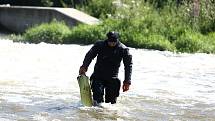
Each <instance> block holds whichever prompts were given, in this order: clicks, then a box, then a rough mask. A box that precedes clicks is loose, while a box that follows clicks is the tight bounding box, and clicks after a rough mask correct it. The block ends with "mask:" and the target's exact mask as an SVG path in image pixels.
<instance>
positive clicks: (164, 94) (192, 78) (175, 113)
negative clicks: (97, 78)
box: [0, 39, 215, 121]
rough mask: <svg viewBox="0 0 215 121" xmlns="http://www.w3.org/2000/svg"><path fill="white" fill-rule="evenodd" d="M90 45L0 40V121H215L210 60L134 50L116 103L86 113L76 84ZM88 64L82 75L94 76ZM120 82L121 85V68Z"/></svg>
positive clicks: (214, 58) (214, 66) (214, 60)
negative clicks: (129, 71) (126, 86)
mask: <svg viewBox="0 0 215 121" xmlns="http://www.w3.org/2000/svg"><path fill="white" fill-rule="evenodd" d="M91 46H92V45H89V46H80V45H54V44H46V43H40V44H23V43H13V42H12V41H11V40H6V39H1V40H0V121H167V120H171V121H214V120H215V55H212V54H201V53H200V54H175V53H172V52H167V51H166V52H165V51H151V50H144V49H133V48H131V49H130V51H131V53H132V54H133V60H134V66H133V75H132V85H131V88H130V90H129V91H128V92H122V91H121V92H120V94H121V95H120V97H119V98H118V103H117V104H116V105H114V106H112V105H109V104H107V105H104V108H98V107H93V108H87V107H83V106H82V105H81V103H80V96H79V87H78V83H77V80H76V77H77V75H78V69H79V66H80V65H81V64H82V60H83V58H84V56H85V53H86V52H87V51H88V50H89V49H90V47H91ZM94 63H95V61H93V62H92V64H91V65H90V68H89V70H88V72H87V75H90V74H91V73H92V71H93V65H94ZM119 78H120V79H121V80H123V64H122V67H121V68H120V73H119Z"/></svg>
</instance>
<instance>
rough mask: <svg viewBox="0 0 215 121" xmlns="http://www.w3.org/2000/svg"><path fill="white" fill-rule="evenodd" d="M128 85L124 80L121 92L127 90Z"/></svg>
mask: <svg viewBox="0 0 215 121" xmlns="http://www.w3.org/2000/svg"><path fill="white" fill-rule="evenodd" d="M129 86H130V84H128V83H125V82H124V83H123V86H122V90H123V92H125V91H128V90H129Z"/></svg>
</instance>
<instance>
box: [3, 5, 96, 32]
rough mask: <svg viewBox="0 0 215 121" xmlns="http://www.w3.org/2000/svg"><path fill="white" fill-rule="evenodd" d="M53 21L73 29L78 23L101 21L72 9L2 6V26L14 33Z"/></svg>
mask: <svg viewBox="0 0 215 121" xmlns="http://www.w3.org/2000/svg"><path fill="white" fill-rule="evenodd" d="M53 19H56V20H59V21H62V20H63V21H64V22H65V23H66V24H67V25H69V26H71V27H73V26H75V25H77V24H78V23H85V24H97V23H99V20H98V19H96V18H94V17H92V16H89V15H87V14H85V13H83V12H80V11H78V10H76V9H72V8H49V7H21V6H0V25H1V26H3V27H5V28H7V29H8V30H11V31H13V32H18V33H20V32H24V31H25V30H26V29H27V28H29V27H31V26H33V25H38V24H41V23H47V22H50V21H52V20H53Z"/></svg>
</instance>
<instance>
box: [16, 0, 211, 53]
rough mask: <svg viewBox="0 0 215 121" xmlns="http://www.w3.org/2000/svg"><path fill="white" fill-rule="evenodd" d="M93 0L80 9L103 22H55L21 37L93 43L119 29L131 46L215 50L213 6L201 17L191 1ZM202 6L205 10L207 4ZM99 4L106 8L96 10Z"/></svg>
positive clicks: (57, 41)
mask: <svg viewBox="0 0 215 121" xmlns="http://www.w3.org/2000/svg"><path fill="white" fill-rule="evenodd" d="M92 1H94V3H93V2H92V3H91V4H89V6H88V7H84V8H85V9H84V8H80V9H84V10H86V11H88V12H89V14H91V15H94V14H95V15H94V16H97V17H100V19H102V21H103V22H102V23H101V24H99V25H79V26H76V27H74V28H69V27H68V26H66V25H65V24H64V23H62V22H56V21H53V22H52V23H49V24H47V23H46V24H42V25H39V26H36V27H33V28H30V29H28V30H27V31H26V32H25V33H24V34H23V35H22V36H21V37H19V40H21V41H24V42H30V43H39V42H47V43H53V44H59V43H64V44H72V43H73V44H74V43H75V44H92V43H94V42H95V41H97V40H103V39H105V38H106V37H105V33H107V32H108V31H110V30H114V31H119V32H120V34H121V36H120V39H121V41H122V42H123V43H124V44H126V45H127V46H129V47H134V48H147V49H156V50H169V51H177V52H189V53H194V52H204V53H215V27H214V26H215V16H214V15H215V13H213V12H212V11H213V10H214V11H215V9H214V8H213V7H211V8H210V6H209V7H208V8H210V10H209V9H208V10H204V11H203V10H202V11H200V14H199V16H197V17H196V16H195V17H192V14H191V13H192V12H191V8H192V6H191V5H192V4H189V3H183V4H181V5H180V6H178V5H176V4H174V3H172V2H169V3H165V5H163V6H162V7H156V6H155V5H154V4H151V3H149V2H142V1H140V0H136V1H134V2H129V0H128V1H126V0H125V2H124V3H121V5H114V4H113V5H112V3H113V1H110V2H108V3H107V6H103V4H102V2H96V1H97V0H92ZM101 1H102V0H101ZM156 5H157V4H156ZM201 5H202V9H204V4H201ZM111 6H112V8H113V10H112V11H110V8H111ZM113 6H115V7H113ZM98 7H99V8H103V9H102V10H100V11H96V12H95V8H98ZM93 11H94V12H93ZM108 12H109V13H108ZM205 12H206V13H205ZM93 13H94V14H93Z"/></svg>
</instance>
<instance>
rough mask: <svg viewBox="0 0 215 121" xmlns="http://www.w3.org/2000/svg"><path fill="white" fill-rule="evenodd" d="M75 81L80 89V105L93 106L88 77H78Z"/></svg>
mask: <svg viewBox="0 0 215 121" xmlns="http://www.w3.org/2000/svg"><path fill="white" fill-rule="evenodd" d="M77 79H78V84H79V88H80V95H81V103H82V104H83V105H84V106H88V107H91V106H93V100H92V94H91V88H90V84H89V77H87V76H86V75H79V76H78V78H77Z"/></svg>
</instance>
